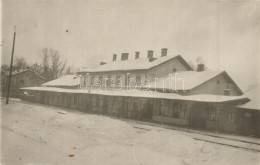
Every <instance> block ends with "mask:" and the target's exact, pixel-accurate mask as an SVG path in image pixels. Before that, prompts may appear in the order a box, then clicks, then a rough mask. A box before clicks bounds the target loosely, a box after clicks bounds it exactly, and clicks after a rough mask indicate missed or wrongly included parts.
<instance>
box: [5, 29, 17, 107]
mask: <svg viewBox="0 0 260 165" xmlns="http://www.w3.org/2000/svg"><path fill="white" fill-rule="evenodd" d="M15 36H16V27H15V26H14V38H13V48H12V55H11V63H10V72H9V79H8V88H7V95H6V104H8V102H9V95H10V87H11V79H12V71H13V58H14V47H15Z"/></svg>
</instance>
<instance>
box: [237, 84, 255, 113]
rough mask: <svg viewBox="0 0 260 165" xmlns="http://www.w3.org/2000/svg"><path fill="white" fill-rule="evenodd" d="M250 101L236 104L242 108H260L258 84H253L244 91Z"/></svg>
mask: <svg viewBox="0 0 260 165" xmlns="http://www.w3.org/2000/svg"><path fill="white" fill-rule="evenodd" d="M245 96H247V97H248V98H249V99H250V100H251V101H250V102H248V103H245V104H242V105H239V106H237V107H238V108H243V109H253V110H260V86H258V85H257V86H255V87H253V88H252V89H250V90H249V91H248V92H246V93H245Z"/></svg>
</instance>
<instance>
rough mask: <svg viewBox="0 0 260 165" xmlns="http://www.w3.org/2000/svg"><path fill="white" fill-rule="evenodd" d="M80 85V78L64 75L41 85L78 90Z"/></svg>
mask: <svg viewBox="0 0 260 165" xmlns="http://www.w3.org/2000/svg"><path fill="white" fill-rule="evenodd" d="M79 84H80V78H79V77H78V76H76V75H66V76H63V77H60V78H58V79H55V80H52V81H49V82H46V83H44V84H42V86H45V87H58V88H70V89H75V88H78V87H79Z"/></svg>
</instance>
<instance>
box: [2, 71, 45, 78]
mask: <svg viewBox="0 0 260 165" xmlns="http://www.w3.org/2000/svg"><path fill="white" fill-rule="evenodd" d="M24 72H32V73H33V74H35V75H36V76H38V77H39V78H41V79H43V80H45V78H44V77H42V76H41V75H39V74H38V73H36V72H34V71H33V70H31V69H24V70H22V71H13V72H12V76H15V75H18V74H21V73H24ZM2 73H3V74H4V75H5V76H9V71H8V72H2Z"/></svg>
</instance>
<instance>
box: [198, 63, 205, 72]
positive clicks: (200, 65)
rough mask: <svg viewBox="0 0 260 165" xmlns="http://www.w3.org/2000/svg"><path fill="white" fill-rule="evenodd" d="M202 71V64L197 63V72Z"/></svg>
mask: <svg viewBox="0 0 260 165" xmlns="http://www.w3.org/2000/svg"><path fill="white" fill-rule="evenodd" d="M202 71H204V64H198V68H197V72H202Z"/></svg>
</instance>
